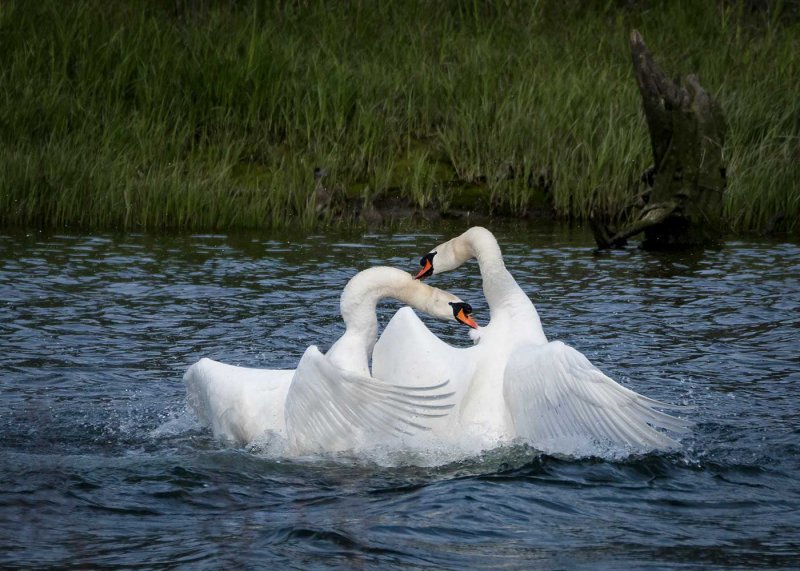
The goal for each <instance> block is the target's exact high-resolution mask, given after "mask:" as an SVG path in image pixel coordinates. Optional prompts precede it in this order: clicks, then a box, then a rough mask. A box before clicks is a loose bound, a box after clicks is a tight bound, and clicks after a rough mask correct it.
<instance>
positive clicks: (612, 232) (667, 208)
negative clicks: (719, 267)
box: [590, 30, 727, 249]
mask: <svg viewBox="0 0 800 571" xmlns="http://www.w3.org/2000/svg"><path fill="white" fill-rule="evenodd" d="M630 45H631V55H632V56H633V68H634V71H635V73H636V83H637V84H638V85H639V92H640V94H641V96H642V103H643V106H644V113H645V117H646V119H647V127H648V129H649V130H650V142H651V145H652V150H653V161H654V162H653V166H652V167H650V168H649V169H648V170H647V171H646V172H645V174H644V175H643V176H642V180H643V181H644V182H645V184H646V185H647V186H648V188H647V189H646V190H645V191H644V192H642V193H640V194H639V197H638V198H639V204H640V210H639V212H638V214H637V216H636V218H635V219H634V220H633V222H630V223H628V224H627V225H625V226H624V227H622V228H621V229H619V230H616V229H614V228H612V227H610V226H608V225H606V224H603V223H601V222H599V221H597V220H596V219H594V218H592V219H591V220H590V222H591V224H592V229H593V231H594V235H595V241H596V242H597V245H598V247H599V248H613V247H622V246H624V245H625V243H626V240H627V238H629V237H631V236H633V235H635V234H638V233H640V232H644V240H643V242H642V247H643V248H649V249H656V248H673V247H679V248H680V247H687V246H696V245H703V244H708V243H713V242H716V241H717V240H718V239H719V236H720V234H721V231H722V195H723V192H724V191H725V187H726V182H727V181H726V174H725V164H724V161H723V157H722V146H723V143H724V140H725V130H726V125H725V118H724V116H723V114H722V110H721V109H720V107H719V105H718V104H717V102H716V101H714V100H713V99H712V98H711V96H710V95H709V94H708V93H706V91H705V90H704V89H703V87H702V86H701V85H700V83H699V81H698V79H697V77H696V76H695V75H689V76H688V77H686V79H685V80H684V82H683V85H682V86H680V85H678V84H677V82H673V81H672V80H670V79H669V78H668V77H667V76H666V75H665V74H664V72H663V71H662V70H661V68H659V66H658V65H657V64H656V63H655V61H653V57H652V56H651V55H650V52H649V51H648V50H647V46H645V44H644V41H643V40H642V36H641V35H640V34H639V32H637V31H636V30H634V31H633V32H631V38H630Z"/></svg>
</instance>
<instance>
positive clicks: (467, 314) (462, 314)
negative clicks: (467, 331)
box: [450, 301, 478, 329]
mask: <svg viewBox="0 0 800 571" xmlns="http://www.w3.org/2000/svg"><path fill="white" fill-rule="evenodd" d="M450 306H451V307H452V308H453V317H454V318H455V320H456V321H458V322H459V323H463V324H464V325H468V326H470V327H471V328H472V329H477V328H478V324H477V323H476V322H475V320H474V319H472V306H471V305H470V304H468V303H466V302H463V301H451V302H450Z"/></svg>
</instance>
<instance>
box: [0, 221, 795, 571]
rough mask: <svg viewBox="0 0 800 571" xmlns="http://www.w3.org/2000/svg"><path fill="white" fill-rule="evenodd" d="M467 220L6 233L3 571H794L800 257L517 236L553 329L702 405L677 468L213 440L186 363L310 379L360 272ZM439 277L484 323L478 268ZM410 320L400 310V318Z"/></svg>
mask: <svg viewBox="0 0 800 571" xmlns="http://www.w3.org/2000/svg"><path fill="white" fill-rule="evenodd" d="M457 230H460V229H455V228H452V229H448V228H444V229H439V230H437V231H436V232H434V231H427V232H421V233H413V234H402V235H390V234H327V235H319V236H311V237H303V236H291V235H281V236H277V235H276V236H274V237H272V236H267V235H260V234H237V235H193V236H161V235H125V236H117V235H110V234H109V235H94V236H86V235H68V234H64V235H59V234H56V235H50V234H42V233H29V234H24V233H8V232H6V233H5V234H2V235H0V300H2V301H0V347H2V351H0V383H1V384H0V387H1V388H2V390H1V391H0V437H1V439H2V440H1V441H0V482H2V483H0V566H2V567H28V568H30V567H59V568H81V569H83V568H88V567H93V568H94V567H108V568H114V567H117V568H133V567H137V568H160V567H170V568H174V567H190V568H214V569H217V568H229V567H233V566H234V565H238V566H242V567H246V568H253V567H258V568H272V569H278V568H304V569H305V568H323V567H325V568H345V569H350V568H364V567H366V568H381V569H387V568H398V569H415V568H417V569H421V568H437V569H465V568H513V569H530V568H539V569H576V568H578V569H579V568H584V569H620V568H649V569H672V568H681V569H687V568H688V569H709V568H718V569H733V568H759V567H760V568H770V569H775V568H792V567H795V568H796V567H797V566H798V561H800V483H799V482H798V473H800V412H799V411H800V358H798V351H797V347H798V331H799V330H800V311H798V310H799V309H800V247H798V245H796V244H787V243H781V242H774V241H763V240H754V241H734V242H729V243H728V244H727V245H726V246H725V247H724V248H722V249H719V250H714V251H708V252H706V253H705V254H691V255H690V254H681V255H666V254H651V253H645V252H640V251H638V250H635V249H630V250H626V251H623V252H611V253H606V254H601V255H598V254H594V253H593V252H592V242H591V237H590V236H589V235H588V234H587V233H585V232H584V231H581V230H569V229H565V228H544V229H538V230H526V229H524V228H514V227H509V228H500V229H497V235H498V237H499V238H500V240H501V242H502V244H503V246H504V252H505V254H506V262H507V265H508V267H509V269H510V270H511V271H512V273H513V274H514V275H515V276H516V278H517V280H518V281H519V282H520V284H521V285H522V287H523V288H524V289H525V290H526V291H527V292H528V293H529V294H530V295H531V296H532V298H533V300H534V302H535V303H536V305H537V308H538V309H539V312H540V315H541V317H542V321H543V324H544V327H545V331H546V333H547V334H548V336H549V337H550V338H551V339H562V340H564V341H565V342H567V343H570V344H571V345H573V346H575V347H577V348H578V349H580V350H581V351H583V352H584V353H585V354H586V355H587V356H588V357H589V358H590V359H591V360H592V361H593V362H594V363H595V364H596V365H597V366H599V367H600V368H601V369H603V370H604V371H605V372H606V373H607V374H609V375H610V376H612V377H613V378H615V379H617V380H618V381H620V382H623V383H624V384H626V385H627V386H629V387H631V388H633V389H635V390H638V391H639V392H642V393H644V394H646V395H648V396H651V397H654V398H658V399H662V400H666V401H669V402H686V403H689V404H692V405H694V406H695V407H696V408H695V410H694V412H693V413H692V417H693V418H694V419H695V420H696V421H697V426H696V429H695V430H694V432H693V434H692V435H691V436H690V437H688V438H685V439H684V440H683V445H684V450H683V451H682V452H679V453H671V454H658V453H654V454H650V455H647V456H638V457H630V458H627V459H624V460H606V459H602V458H583V459H573V458H563V457H560V458H559V457H553V456H543V455H540V454H538V453H537V452H536V451H534V450H529V449H525V448H522V447H517V448H510V449H505V450H495V451H490V452H487V453H486V454H484V455H483V456H481V457H477V458H470V459H467V460H465V461H461V462H456V463H449V464H447V463H445V464H443V465H433V466H415V465H413V462H411V463H410V462H405V463H404V462H403V461H402V459H397V458H394V459H392V460H391V461H390V462H381V461H380V459H376V458H362V459H354V458H317V459H314V458H306V459H302V460H289V459H286V458H280V457H274V456H270V455H267V454H264V453H263V451H261V450H259V449H258V448H232V447H230V446H226V445H225V444H221V443H219V442H216V441H215V440H214V439H213V438H212V437H211V436H210V435H209V433H208V432H207V431H206V430H204V429H202V428H201V427H199V426H198V425H197V424H196V423H195V422H194V421H193V420H192V418H191V415H190V414H189V413H188V412H187V411H186V406H185V393H184V389H183V385H182V381H181V376H182V374H183V371H184V370H185V369H186V367H188V366H189V365H190V364H191V363H192V362H194V361H195V360H197V359H198V358H200V357H202V356H208V357H212V358H215V359H219V360H222V361H225V362H229V363H233V364H239V365H246V366H255V367H270V368H277V367H294V365H295V364H296V363H297V360H298V359H299V358H300V356H301V355H302V352H303V351H304V349H305V348H306V347H307V346H308V345H310V344H319V345H320V346H321V347H322V348H323V349H324V348H327V346H328V345H329V344H330V342H332V341H333V340H334V339H336V338H337V337H338V335H340V334H341V332H342V324H341V322H340V320H339V318H338V307H337V300H338V295H339V292H340V291H341V288H342V286H343V285H344V283H345V282H346V280H347V279H348V278H349V277H350V276H351V275H353V274H354V273H355V272H356V271H358V270H360V269H364V268H366V267H368V266H371V265H374V264H388V265H394V266H398V267H401V268H407V269H408V270H409V271H411V270H413V269H414V267H415V264H416V261H417V260H418V258H419V256H420V255H421V254H423V253H424V252H426V251H427V250H428V249H429V248H431V247H432V246H434V245H436V244H437V243H439V242H440V241H442V240H443V239H445V238H446V237H449V236H451V235H453V234H454V233H456V232H457ZM439 231H441V232H442V233H441V234H440V233H438V232H439ZM431 283H433V284H434V285H437V286H440V287H444V288H448V289H450V290H451V291H453V292H454V293H456V294H457V295H460V296H461V297H463V298H464V299H465V300H467V301H469V302H470V303H472V305H473V306H474V307H475V311H476V317H477V318H478V320H479V321H482V322H485V321H486V319H487V317H488V312H487V309H486V305H485V302H484V301H483V299H482V296H481V295H480V289H479V287H480V279H479V277H478V273H477V266H476V265H475V264H474V263H471V264H468V265H466V266H464V267H462V268H461V269H460V270H459V271H457V272H454V273H452V274H448V275H444V276H437V277H436V278H435V279H434V280H432V282H431ZM398 307H399V305H397V304H394V303H386V304H385V305H383V306H382V307H381V309H380V315H381V320H382V322H383V323H384V324H385V323H386V322H387V321H388V319H389V317H390V316H391V314H392V313H393V312H394V311H395V310H396V309H397V308H398ZM426 322H427V323H429V324H430V326H431V328H432V329H433V330H434V331H435V332H436V333H437V334H438V335H440V336H441V337H443V338H445V339H446V340H448V341H449V342H451V343H454V344H459V345H464V346H466V345H468V344H469V340H468V339H467V338H466V333H465V331H464V330H463V329H462V328H460V327H457V326H454V325H452V324H448V323H439V322H434V321H432V320H430V319H426ZM429 464H435V462H429Z"/></svg>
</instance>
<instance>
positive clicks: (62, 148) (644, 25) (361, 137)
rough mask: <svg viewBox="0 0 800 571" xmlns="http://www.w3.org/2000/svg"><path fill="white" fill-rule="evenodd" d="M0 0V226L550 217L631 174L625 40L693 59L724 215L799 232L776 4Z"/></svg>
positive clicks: (789, 49)
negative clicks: (342, 201)
mask: <svg viewBox="0 0 800 571" xmlns="http://www.w3.org/2000/svg"><path fill="white" fill-rule="evenodd" d="M752 3H753V2H740V3H737V2H721V3H719V4H713V3H698V2H688V1H686V2H667V1H664V2H647V3H642V6H635V7H633V8H630V7H627V4H628V3H626V2H619V4H620V5H621V6H623V7H619V6H617V5H616V4H617V3H615V2H608V3H607V5H604V6H603V5H600V4H599V3H589V4H592V7H590V8H587V7H585V4H587V3H585V2H566V3H564V4H563V5H560V3H558V4H559V5H557V3H554V2H544V1H542V2H538V3H529V2H497V3H491V4H487V3H484V2H477V1H476V2H442V3H433V2H396V3H379V2H367V1H363V2H360V1H357V0H356V1H354V2H350V3H346V6H345V5H343V4H345V3H326V2H313V1H307V2H294V3H280V5H276V4H273V3H261V2H248V1H242V2H232V1H230V2H206V1H203V0H195V1H194V2H192V1H191V0H183V1H180V2H178V1H177V0H173V1H171V2H167V1H163V2H159V1H155V0H152V1H150V2H146V3H145V2H142V3H135V2H100V1H65V0H41V1H39V2H28V1H25V0H16V1H14V0H6V1H4V2H2V3H0V225H38V226H50V227H63V226H70V227H82V228H126V229H134V228H137V229H140V228H143V229H158V228H185V229H231V228H249V227H282V226H287V225H292V226H298V225H299V226H306V227H308V226H312V225H315V224H325V223H329V222H331V219H330V216H328V217H325V216H323V217H322V219H320V216H319V214H318V210H319V209H318V208H317V206H318V205H317V204H316V201H317V196H316V194H315V192H314V189H315V185H316V181H315V178H314V168H315V167H324V168H325V169H326V170H327V172H328V175H327V176H326V178H325V179H324V183H325V185H326V186H327V187H328V188H329V189H340V191H341V193H342V194H343V195H346V196H348V197H350V199H354V200H357V201H358V202H361V203H363V204H367V203H369V202H370V201H372V200H374V199H376V198H377V197H379V196H381V195H382V194H383V193H386V192H387V191H391V192H393V193H399V194H400V195H401V196H404V197H406V198H408V199H409V200H411V201H412V202H413V203H414V204H417V205H419V206H420V207H428V206H430V205H434V204H435V205H444V206H447V205H457V203H458V202H459V200H463V199H464V196H466V197H470V196H472V195H477V196H478V197H479V198H480V199H481V200H484V201H485V203H487V204H491V205H492V208H494V209H495V210H497V211H500V212H510V213H513V214H518V215H521V214H524V213H526V212H528V211H530V210H533V209H536V208H540V207H541V205H542V200H543V198H542V197H543V189H545V188H546V191H547V195H546V200H547V201H548V202H549V203H550V204H551V205H552V207H553V208H554V209H555V211H556V213H557V214H558V215H559V216H560V217H563V218H578V219H580V218H584V217H586V216H587V215H588V214H589V212H590V211H591V210H592V209H594V210H596V211H599V212H606V213H611V212H615V211H616V210H618V209H619V208H620V207H621V206H623V205H624V204H626V203H627V202H628V200H629V197H630V196H631V194H632V192H633V191H634V189H635V187H636V184H637V181H638V179H639V176H640V174H641V172H642V171H643V170H644V169H645V168H646V167H647V166H648V165H649V164H650V162H651V157H650V149H649V141H648V134H647V129H646V126H645V124H644V119H643V115H642V112H641V103H640V100H639V94H638V91H637V88H636V85H635V81H634V78H633V71H632V66H631V63H630V54H629V51H628V44H627V38H628V34H629V31H630V29H631V28H637V29H639V30H640V31H641V32H642V35H643V37H644V39H645V41H646V42H647V44H648V46H649V47H650V49H651V51H652V52H653V53H654V55H655V57H656V59H657V60H658V61H659V63H660V64H661V65H662V66H663V67H664V68H665V69H666V70H667V71H668V72H669V73H670V74H672V75H677V74H682V75H685V74H687V73H691V72H696V73H698V74H699V77H700V80H701V82H702V84H703V85H704V86H705V87H706V89H708V90H709V91H710V92H711V93H712V94H713V95H714V96H715V97H716V98H717V99H718V100H719V101H720V103H721V104H722V107H723V109H724V112H725V113H726V116H727V120H728V124H729V132H728V140H727V142H726V147H725V151H724V152H725V156H726V158H727V160H728V163H729V169H728V171H729V191H728V193H727V198H726V202H725V213H726V217H727V219H728V220H729V222H730V226H731V227H732V228H733V229H734V230H739V231H749V230H759V229H764V228H766V227H767V226H769V225H770V223H771V221H772V220H773V219H774V218H775V217H776V215H778V214H779V213H783V214H784V215H785V219H784V222H783V226H781V228H782V229H785V230H789V231H798V230H800V224H798V223H797V220H798V219H800V188H798V186H799V185H800V182H798V181H800V97H799V96H798V95H799V94H800V56H798V55H797V54H800V24H799V23H798V18H797V15H796V12H797V4H796V3H784V4H781V3H777V2H776V3H772V4H770V6H771V7H770V8H751V7H750V5H751V4H752Z"/></svg>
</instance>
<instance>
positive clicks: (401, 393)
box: [184, 267, 477, 453]
mask: <svg viewBox="0 0 800 571" xmlns="http://www.w3.org/2000/svg"><path fill="white" fill-rule="evenodd" d="M385 298H395V299H398V300H400V301H403V302H405V303H408V304H409V305H412V306H413V307H416V308H418V309H419V310H421V311H424V312H425V313H428V314H429V315H431V316H433V317H437V318H439V319H445V320H456V321H458V322H460V323H462V324H465V325H469V326H470V327H477V324H476V323H475V322H474V321H473V320H472V318H471V316H470V314H471V312H472V308H471V307H470V306H469V304H466V303H464V302H463V301H462V300H461V299H459V298H458V297H456V296H454V295H452V294H449V293H447V292H445V291H442V290H439V289H437V288H434V287H431V286H428V285H427V284H423V283H421V282H419V281H417V280H414V279H413V278H412V277H411V276H410V275H409V274H407V273H406V272H403V271H401V270H398V269H395V268H388V267H376V268H370V269H367V270H364V271H362V272H359V273H358V274H356V275H355V276H354V277H353V278H351V279H350V281H349V282H348V283H347V285H346V286H345V288H344V290H343V292H342V295H341V298H340V308H341V313H342V318H343V319H344V322H345V332H344V334H343V335H342V336H341V337H340V338H339V339H338V340H337V341H336V342H335V343H334V344H333V345H332V346H331V348H330V350H329V351H328V352H327V354H324V355H323V354H322V353H321V352H320V351H319V349H317V347H316V346H313V345H312V346H311V347H309V348H308V349H306V351H305V353H304V354H303V357H302V358H301V359H300V362H299V364H298V366H297V368H296V369H292V370H269V369H252V368H247V367H236V366H232V365H226V364H223V363H219V362H217V361H212V360H211V359H205V358H204V359H201V360H200V361H198V362H197V363H195V364H194V365H192V366H191V367H190V368H189V370H188V371H187V372H186V374H185V375H184V382H185V383H186V387H187V399H188V402H189V405H190V407H191V408H192V409H193V410H194V412H195V414H196V415H197V416H198V417H199V419H200V420H201V422H203V423H204V424H208V425H210V426H211V428H212V430H213V432H214V435H215V436H217V437H218V438H223V439H226V440H233V441H234V442H236V443H240V444H241V443H247V442H251V441H253V440H255V439H256V438H258V437H260V436H262V435H267V436H278V437H282V438H285V439H286V440H287V441H288V443H289V446H290V448H291V450H292V451H293V452H295V453H307V452H334V451H340V450H348V449H354V448H359V447H363V446H367V445H371V444H375V443H378V442H381V440H382V439H384V440H385V439H386V438H387V437H388V438H391V437H394V436H395V435H396V434H397V433H404V432H409V431H413V430H420V429H425V428H427V427H426V425H425V423H426V422H428V419H430V418H435V417H439V416H442V415H444V414H446V413H447V412H448V411H449V409H450V408H451V406H452V405H451V404H449V403H448V402H447V401H448V399H449V397H450V396H451V393H450V392H448V389H447V382H446V379H437V381H436V382H433V383H430V384H419V383H417V384H416V385H415V384H414V383H407V382H398V383H395V384H392V383H387V382H385V381H383V380H380V379H376V378H374V377H372V376H371V375H370V371H369V366H368V362H369V354H370V352H371V350H372V347H373V346H374V344H375V340H376V337H377V331H378V321H377V315H376V307H377V304H378V303H379V302H380V300H382V299H385ZM411 380H413V379H411Z"/></svg>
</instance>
